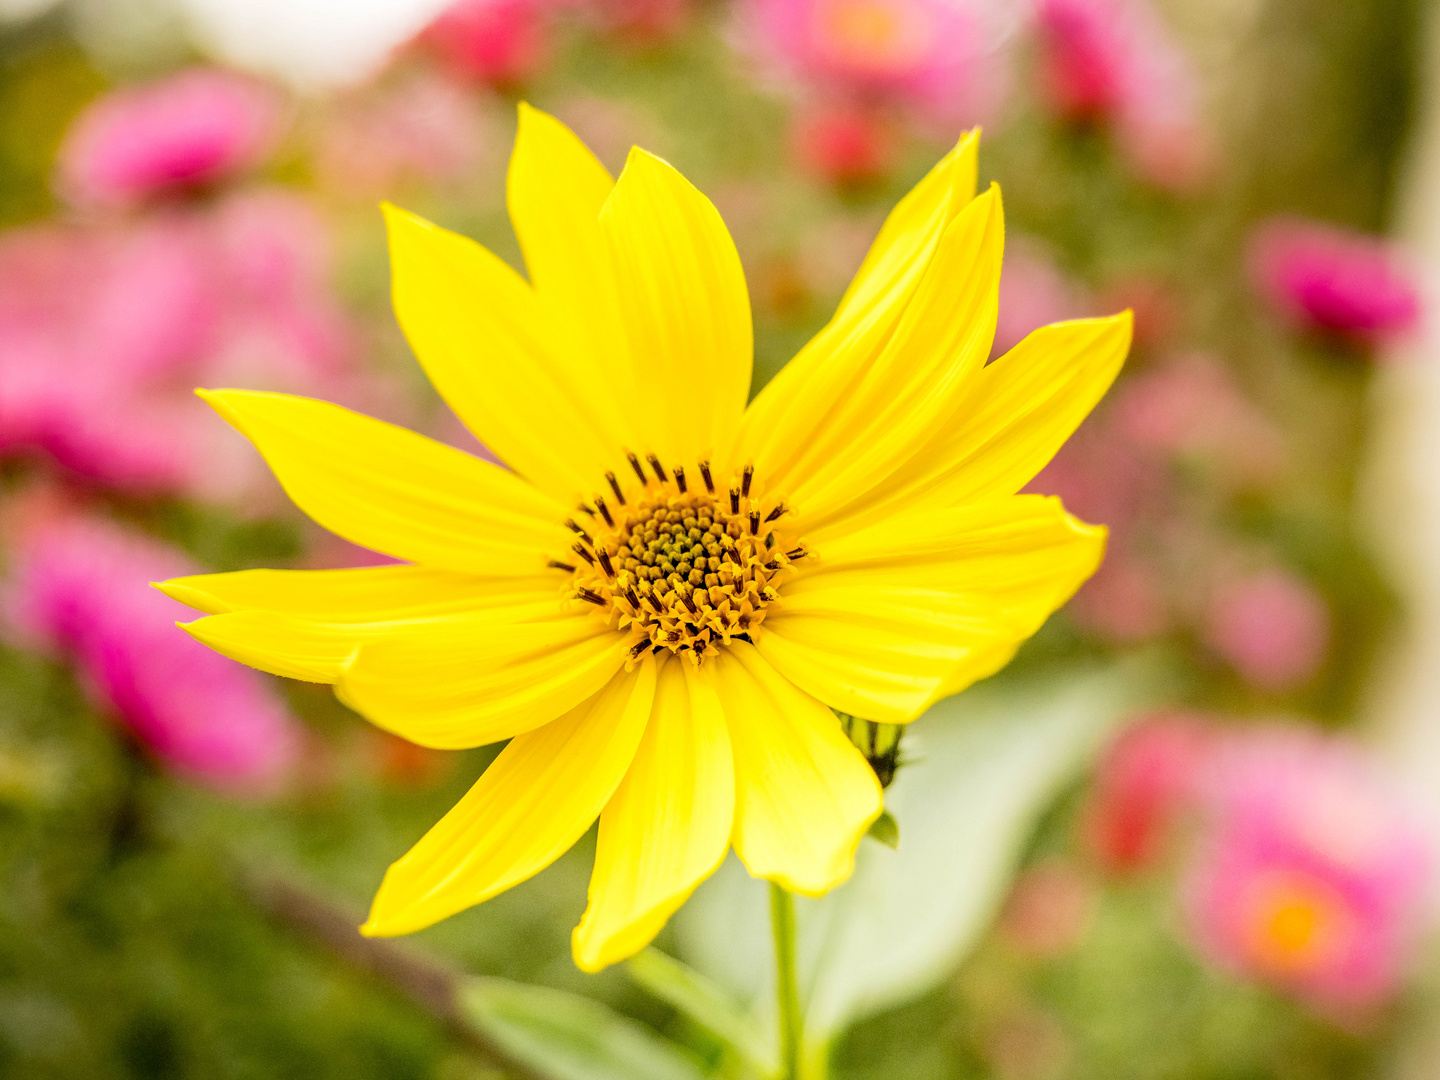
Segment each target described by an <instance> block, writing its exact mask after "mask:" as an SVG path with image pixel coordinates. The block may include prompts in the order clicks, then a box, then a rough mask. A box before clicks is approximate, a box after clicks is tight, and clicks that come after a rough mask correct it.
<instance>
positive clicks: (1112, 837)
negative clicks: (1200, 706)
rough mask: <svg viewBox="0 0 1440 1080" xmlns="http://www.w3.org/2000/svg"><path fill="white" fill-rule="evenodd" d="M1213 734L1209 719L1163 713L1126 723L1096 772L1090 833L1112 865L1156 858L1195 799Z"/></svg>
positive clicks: (1124, 868) (1122, 867)
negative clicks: (1126, 725)
mask: <svg viewBox="0 0 1440 1080" xmlns="http://www.w3.org/2000/svg"><path fill="white" fill-rule="evenodd" d="M1212 741H1213V736H1212V733H1211V725H1210V723H1209V721H1208V720H1206V719H1204V718H1202V717H1198V716H1192V715H1187V714H1184V713H1158V714H1154V715H1151V716H1147V717H1144V718H1142V719H1141V720H1139V721H1138V722H1137V723H1134V724H1132V725H1131V726H1130V727H1128V728H1127V729H1126V730H1125V732H1124V733H1123V734H1122V735H1121V736H1120V737H1119V738H1118V739H1116V740H1115V742H1114V743H1113V744H1111V746H1110V748H1109V749H1108V750H1107V751H1106V753H1105V756H1104V757H1103V758H1102V759H1101V761H1100V766H1099V768H1098V770H1097V771H1096V774H1095V781H1094V786H1093V788H1092V790H1091V795H1090V806H1089V812H1088V816H1087V829H1086V833H1087V836H1088V839H1089V841H1090V847H1091V849H1092V850H1093V851H1094V852H1095V854H1096V856H1097V857H1098V858H1099V860H1100V862H1101V863H1102V864H1103V865H1104V866H1105V867H1106V868H1107V869H1109V870H1111V871H1112V872H1116V873H1125V872H1130V871H1134V870H1139V869H1142V868H1143V867H1146V866H1149V865H1151V864H1152V863H1153V862H1154V861H1155V860H1156V859H1157V858H1158V857H1159V856H1160V855H1161V854H1162V852H1163V849H1164V846H1165V843H1166V841H1167V840H1168V839H1170V837H1171V834H1172V833H1173V832H1174V828H1175V824H1176V822H1177V820H1178V819H1179V818H1180V817H1181V816H1182V814H1183V813H1184V811H1185V810H1186V809H1187V808H1189V807H1191V806H1192V805H1193V802H1194V799H1195V796H1196V795H1197V793H1198V791H1199V788H1200V785H1201V782H1202V776H1203V771H1204V767H1205V763H1206V761H1207V760H1208V754H1209V750H1210V746H1211V743H1212Z"/></svg>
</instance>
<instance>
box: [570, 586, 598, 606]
mask: <svg viewBox="0 0 1440 1080" xmlns="http://www.w3.org/2000/svg"><path fill="white" fill-rule="evenodd" d="M575 596H576V597H577V598H578V599H580V600H584V601H585V602H586V603H587V604H597V605H599V606H600V607H604V606H605V598H604V597H603V596H601V595H600V594H599V593H595V592H591V591H590V590H589V589H580V590H578V591H577V592H576V593H575Z"/></svg>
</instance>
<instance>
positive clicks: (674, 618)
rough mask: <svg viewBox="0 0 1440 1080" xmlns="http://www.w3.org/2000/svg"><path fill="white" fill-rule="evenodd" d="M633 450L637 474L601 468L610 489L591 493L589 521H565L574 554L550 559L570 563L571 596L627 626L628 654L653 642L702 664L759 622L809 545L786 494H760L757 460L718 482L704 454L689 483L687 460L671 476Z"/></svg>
mask: <svg viewBox="0 0 1440 1080" xmlns="http://www.w3.org/2000/svg"><path fill="white" fill-rule="evenodd" d="M629 457H630V466H631V468H632V469H633V470H634V473H635V476H636V478H637V480H638V483H636V482H628V483H625V484H622V483H621V482H620V479H619V478H618V477H616V476H615V474H614V473H606V474H605V479H606V481H607V483H608V484H609V486H610V494H611V495H612V496H613V498H612V499H607V498H606V497H605V496H603V495H596V496H595V499H594V505H593V506H591V505H589V504H584V505H582V506H581V510H583V511H584V512H585V513H586V514H587V515H588V520H586V521H585V522H584V523H583V524H581V523H578V522H576V521H574V520H573V519H571V520H567V521H566V522H565V524H566V525H567V526H568V527H569V528H570V529H571V530H572V531H573V532H574V533H575V534H576V535H577V536H578V537H579V540H578V541H576V543H575V545H574V546H573V548H572V549H571V550H572V551H573V552H574V554H575V555H576V556H578V558H579V561H578V562H576V561H575V560H573V559H571V560H569V561H561V560H552V561H551V563H550V565H551V566H553V567H556V568H557V569H561V570H568V571H570V575H571V577H570V582H569V584H568V586H567V588H568V591H569V594H570V595H571V596H573V597H574V598H575V599H577V600H581V601H584V602H586V603H588V604H592V605H594V606H595V608H596V609H597V611H598V612H599V613H600V614H601V615H602V616H603V617H604V618H605V620H606V621H607V622H609V623H611V624H612V625H614V626H617V627H619V628H620V629H622V630H627V629H628V630H629V631H630V632H631V635H632V636H633V638H634V640H633V642H632V644H631V647H630V657H631V662H632V663H633V662H634V661H635V660H638V659H639V658H640V656H641V655H642V654H643V653H644V652H645V650H646V649H650V648H655V649H669V650H670V651H671V652H673V653H677V654H678V653H681V652H684V653H685V654H686V655H687V656H688V657H689V658H690V659H691V660H692V661H693V662H695V663H697V664H698V663H700V662H701V661H702V660H703V659H705V657H706V656H707V655H709V654H710V653H713V652H714V651H716V649H717V647H718V646H720V645H728V644H729V643H730V640H731V639H732V638H736V637H740V638H743V637H745V635H746V634H748V633H749V632H750V631H751V630H752V629H753V628H754V627H756V626H757V625H759V623H760V622H761V621H762V620H763V619H764V618H765V609H766V606H767V605H769V604H770V603H772V602H774V601H775V600H776V599H778V597H779V593H778V592H777V586H778V585H779V584H780V583H781V582H782V581H783V578H784V575H785V574H786V573H787V571H789V569H790V565H791V563H793V562H794V561H795V560H797V559H801V558H803V557H804V556H805V548H804V546H803V545H802V544H800V543H798V542H797V541H796V539H795V538H794V535H793V530H792V529H789V528H787V527H786V524H785V522H784V518H785V516H786V514H787V508H786V506H785V503H784V502H783V501H775V500H770V501H767V500H765V499H762V498H761V497H760V496H759V492H758V490H757V489H756V487H755V483H754V480H755V473H754V469H753V468H751V467H749V466H746V468H745V469H744V470H743V471H742V472H741V473H739V474H738V475H737V476H736V477H735V478H734V482H733V483H732V484H730V485H729V486H728V488H727V490H725V491H717V490H716V485H715V480H714V477H713V476H712V475H711V473H710V463H709V462H706V461H702V462H701V463H700V467H699V470H698V471H699V476H700V480H701V484H699V485H695V486H692V484H691V481H690V479H689V478H687V476H686V474H685V470H684V468H677V469H675V470H674V471H673V473H671V474H669V475H667V474H666V472H665V469H664V467H663V466H662V465H661V463H660V460H659V459H658V458H657V457H656V456H655V455H654V454H651V455H649V456H648V458H647V459H646V460H647V461H648V462H649V464H650V468H651V471H652V472H653V474H654V475H650V474H649V473H647V472H646V471H645V468H644V466H643V465H642V464H641V462H640V459H639V458H638V457H636V456H635V455H634V454H631V455H629Z"/></svg>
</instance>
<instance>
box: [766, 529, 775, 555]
mask: <svg viewBox="0 0 1440 1080" xmlns="http://www.w3.org/2000/svg"><path fill="white" fill-rule="evenodd" d="M774 546H775V534H774V533H773V532H772V533H766V534H765V548H766V550H767V551H768V550H769V549H770V548H772V547H774Z"/></svg>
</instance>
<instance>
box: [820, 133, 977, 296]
mask: <svg viewBox="0 0 1440 1080" xmlns="http://www.w3.org/2000/svg"><path fill="white" fill-rule="evenodd" d="M979 167H980V129H979V128H974V129H972V130H970V131H967V132H965V134H963V135H961V136H960V139H959V141H958V142H957V143H956V144H955V146H954V147H953V148H952V149H951V150H950V152H949V153H948V154H946V155H945V156H944V157H943V158H941V159H940V161H939V162H938V163H936V165H935V167H934V168H932V169H931V170H930V171H929V172H928V173H926V174H925V178H924V179H923V180H921V181H920V182H919V183H918V184H916V185H915V186H914V187H913V188H911V189H910V191H909V193H907V194H906V196H905V197H904V198H903V199H901V200H900V201H899V202H898V203H896V204H895V209H893V210H891V211H890V213H889V215H888V216H887V217H886V218H885V224H884V225H882V226H881V227H880V234H879V235H878V236H876V237H875V242H874V243H873V244H871V245H870V250H869V252H868V253H867V254H866V256H865V261H864V262H863V263H861V264H860V269H859V270H858V271H856V274H855V277H854V279H853V280H851V282H850V287H849V288H848V289H846V290H845V295H844V297H842V298H841V300H840V303H839V305H838V306H837V307H836V309H835V317H836V318H837V319H840V318H843V317H845V316H847V315H848V314H850V313H852V312H855V311H863V310H865V309H867V308H869V307H871V306H872V305H874V304H875V303H876V302H877V300H878V299H879V297H880V296H882V295H883V294H885V293H887V292H889V291H891V290H892V289H893V288H895V286H896V283H897V282H900V281H903V280H906V279H907V278H909V277H910V275H911V273H912V272H913V270H912V268H913V266H914V263H915V261H916V260H923V259H924V258H927V257H928V254H927V253H926V251H925V247H926V243H927V241H928V240H932V239H933V238H934V237H936V236H939V235H940V232H941V231H942V230H943V229H944V227H945V226H946V225H948V224H949V223H950V220H951V219H952V218H954V216H955V215H956V214H958V213H959V212H960V211H961V209H962V208H963V207H964V206H965V204H966V203H968V202H969V201H970V200H971V199H973V198H974V197H975V177H976V174H977V173H978V171H979Z"/></svg>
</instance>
